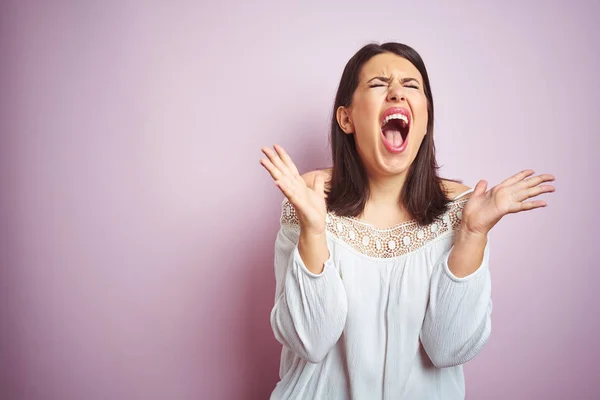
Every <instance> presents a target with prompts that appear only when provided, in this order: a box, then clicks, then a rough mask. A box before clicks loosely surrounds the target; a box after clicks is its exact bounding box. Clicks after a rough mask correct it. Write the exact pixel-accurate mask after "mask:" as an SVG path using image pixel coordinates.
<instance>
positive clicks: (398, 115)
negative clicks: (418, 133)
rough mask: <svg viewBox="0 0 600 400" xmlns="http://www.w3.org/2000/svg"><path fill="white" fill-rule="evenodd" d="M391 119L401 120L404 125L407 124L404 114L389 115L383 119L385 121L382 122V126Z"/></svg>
mask: <svg viewBox="0 0 600 400" xmlns="http://www.w3.org/2000/svg"><path fill="white" fill-rule="evenodd" d="M393 119H401V120H402V121H404V123H405V124H408V117H407V116H406V115H404V114H391V115H388V116H387V117H385V119H384V120H383V125H385V124H387V123H388V122H390V121H391V120H393Z"/></svg>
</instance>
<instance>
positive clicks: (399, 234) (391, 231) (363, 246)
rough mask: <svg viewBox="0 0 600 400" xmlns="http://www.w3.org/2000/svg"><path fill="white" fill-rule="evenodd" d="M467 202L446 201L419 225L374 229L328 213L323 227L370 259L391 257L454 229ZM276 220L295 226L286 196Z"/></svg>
mask: <svg viewBox="0 0 600 400" xmlns="http://www.w3.org/2000/svg"><path fill="white" fill-rule="evenodd" d="M467 201H468V198H463V199H458V200H454V201H452V202H450V203H449V205H448V210H447V211H446V212H445V213H444V214H442V215H441V216H440V217H438V218H436V219H435V220H434V221H433V222H432V223H430V224H429V225H420V224H418V223H417V221H414V220H413V221H408V222H403V223H401V224H398V225H396V226H393V227H391V228H388V229H378V228H375V227H374V226H373V225H371V224H369V223H366V222H363V221H360V220H359V219H357V218H353V217H343V216H338V215H335V214H334V213H332V212H328V213H327V217H326V227H327V231H328V232H329V233H330V234H332V235H333V236H334V237H336V238H338V239H340V240H342V241H343V242H345V243H347V244H348V245H350V246H351V247H352V248H353V249H355V250H356V251H358V252H359V253H361V254H364V255H366V256H369V257H374V258H394V257H399V256H402V255H404V254H407V253H410V252H413V251H415V250H417V249H419V248H421V247H423V246H424V245H425V244H427V243H428V242H431V241H432V240H435V239H436V238H438V237H440V236H441V235H443V234H444V233H447V232H451V231H453V230H455V229H456V228H458V226H459V225H460V221H461V219H462V209H463V207H464V205H465V204H466V202H467ZM280 222H281V225H288V226H293V227H294V228H295V229H299V221H298V215H297V214H296V209H295V208H294V206H293V205H292V204H291V203H290V202H289V201H288V200H287V199H285V200H284V202H283V203H282V213H281V221H280Z"/></svg>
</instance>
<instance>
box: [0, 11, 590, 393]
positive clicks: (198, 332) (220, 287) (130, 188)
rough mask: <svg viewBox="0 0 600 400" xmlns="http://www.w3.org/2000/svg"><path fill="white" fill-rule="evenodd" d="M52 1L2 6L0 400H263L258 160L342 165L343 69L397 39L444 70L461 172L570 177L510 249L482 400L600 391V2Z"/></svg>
mask: <svg viewBox="0 0 600 400" xmlns="http://www.w3.org/2000/svg"><path fill="white" fill-rule="evenodd" d="M50 3H51V2H46V1H37V2H34V1H16V0H15V1H8V2H7V1H4V2H2V5H1V6H0V7H1V8H0V46H1V47H0V49H1V57H2V62H1V64H0V72H1V73H0V88H1V98H2V107H1V108H0V110H1V111H0V124H1V125H0V127H1V139H0V184H1V186H0V188H1V189H0V201H1V203H0V204H1V208H0V218H1V219H0V223H1V226H2V231H1V232H2V235H1V236H0V245H1V252H0V265H1V267H2V268H1V270H0V318H1V319H0V363H1V380H0V384H1V386H0V389H1V392H0V397H1V398H2V399H11V400H12V399H14V400H20V399H43V400H53V399H60V400H71V399H86V400H95V399H99V400H100V399H101V400H106V399H111V400H116V399H145V400H147V399H265V398H268V395H269V394H270V392H271V390H272V388H273V387H274V385H275V383H276V381H277V374H278V366H279V351H280V346H279V344H278V343H277V342H276V340H275V339H274V337H273V335H272V332H271V330H270V325H269V312H270V310H271V307H272V304H273V297H274V289H275V288H274V285H275V281H274V276H273V265H272V262H273V242H274V239H275V234H276V230H277V227H278V218H279V204H280V201H281V196H280V193H279V192H278V191H277V189H276V188H275V187H274V185H273V184H272V182H271V181H270V179H269V177H268V175H267V173H266V172H265V171H264V170H262V169H261V167H260V165H259V163H258V160H259V158H260V157H261V154H260V151H259V149H260V147H261V146H263V145H272V144H273V143H280V144H282V145H283V146H285V147H286V148H287V149H288V150H289V152H290V153H291V155H292V156H293V158H294V159H295V160H296V162H297V164H298V165H299V167H300V168H301V170H302V171H307V170H309V169H313V168H317V167H323V166H327V165H329V152H328V149H327V141H328V139H327V134H328V121H329V115H330V112H331V106H332V102H333V96H334V93H335V90H336V86H337V83H338V80H339V77H340V75H341V72H342V69H343V67H344V64H345V63H346V61H347V60H348V58H349V57H350V56H351V55H352V54H353V53H354V52H355V51H356V50H358V48H359V47H361V46H362V45H363V44H365V43H367V42H369V41H386V40H395V41H401V42H405V43H407V44H410V45H412V46H414V47H415V48H416V49H417V50H418V51H419V52H421V54H422V56H423V57H424V59H425V61H426V64H427V66H428V68H429V72H430V75H431V80H432V85H433V94H434V99H435V102H436V110H437V114H436V138H437V147H438V150H439V151H438V156H439V161H440V163H441V164H442V165H443V169H442V173H443V175H444V176H445V177H450V178H461V179H463V180H464V182H465V183H466V184H468V185H470V186H473V185H475V183H477V180H479V179H488V180H489V182H490V183H491V184H497V183H498V182H500V181H501V180H503V179H504V178H506V177H508V176H509V175H512V174H513V173H515V172H518V171H519V170H521V169H523V168H533V169H535V170H536V172H540V173H542V172H550V173H553V174H555V175H556V177H557V182H556V186H557V192H556V193H555V194H553V195H550V196H545V197H544V198H545V199H546V200H548V201H549V204H550V205H549V207H548V208H546V209H543V210H537V211H534V212H531V213H527V214H521V215H516V216H509V217H507V218H506V219H505V220H503V221H502V222H501V223H500V224H499V225H498V226H497V227H496V228H495V229H494V231H493V233H492V240H493V247H492V249H493V250H492V251H493V255H492V258H493V266H492V268H493V298H494V305H495V308H494V312H493V329H492V338H491V341H490V343H489V344H488V345H487V347H486V348H485V349H484V351H483V352H482V353H481V354H480V355H479V356H478V357H477V358H476V359H475V360H473V361H472V362H471V363H469V364H467V366H466V376H467V392H468V395H467V397H468V398H469V399H512V400H517V399H592V398H599V397H600V383H598V382H599V381H598V376H599V373H600V370H599V367H598V365H599V363H598V361H597V360H598V357H599V356H600V354H599V353H600V345H599V344H598V337H599V336H600V323H599V321H598V315H599V312H598V306H597V304H598V303H599V302H598V300H597V296H598V276H599V275H598V272H597V267H598V261H597V260H598V258H599V257H600V251H599V243H598V237H599V234H600V230H599V226H600V224H599V222H600V221H599V218H598V212H597V210H596V208H597V207H596V205H597V202H598V198H599V197H598V195H599V194H600V193H599V189H598V178H597V172H598V161H597V160H598V145H599V144H600V140H599V139H598V135H599V133H600V132H599V130H598V128H597V127H598V122H597V120H596V119H597V117H598V106H599V104H600V94H599V93H600V79H599V78H598V77H599V74H600V72H599V71H600V56H599V54H600V30H599V28H598V22H597V21H596V18H597V17H598V15H600V7H599V6H598V2H595V3H596V5H591V3H593V2H585V1H580V2H570V1H567V0H563V1H560V2H542V1H540V2H538V3H537V4H536V3H534V2H530V3H529V5H523V4H519V3H521V2H517V1H508V2H507V1H503V2H497V3H496V4H495V5H491V2H489V3H490V4H489V5H481V4H476V3H475V2H472V4H471V5H469V6H466V5H463V6H458V5H456V4H455V3H452V4H448V3H446V4H442V3H441V2H439V3H438V4H436V5H433V4H432V3H431V2H427V5H425V4H423V3H424V2H401V1H393V2H392V1H382V2H378V3H369V2H367V1H362V2H354V3H351V2H329V3H328V4H327V5H323V4H321V5H318V4H317V2H313V3H314V4H308V3H309V2H302V3H301V2H299V1H298V2H295V3H292V2H286V4H283V2H277V1H272V2H270V3H266V2H245V1H242V0H238V1H235V2H224V1H216V2H210V3H209V2H207V1H206V2H202V1H189V2H182V1H179V2H167V1H163V2H158V1H153V2H138V3H135V2H132V1H116V0H114V1H102V2H101V1H96V2H81V1H71V2H68V1H55V2H52V3H54V4H50ZM84 3H86V4H84ZM550 3H552V4H550Z"/></svg>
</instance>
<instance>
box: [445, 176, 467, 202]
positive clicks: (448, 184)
mask: <svg viewBox="0 0 600 400" xmlns="http://www.w3.org/2000/svg"><path fill="white" fill-rule="evenodd" d="M442 186H443V187H444V190H445V191H446V194H447V195H448V197H449V198H450V199H454V198H455V197H456V196H458V195H460V194H463V193H464V192H466V191H468V190H471V188H470V187H469V186H467V185H463V184H462V183H460V182H455V181H451V180H448V179H442ZM470 195H471V194H470V193H469V194H467V195H465V196H463V198H468V197H469V196H470Z"/></svg>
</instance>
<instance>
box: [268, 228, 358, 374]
mask: <svg viewBox="0 0 600 400" xmlns="http://www.w3.org/2000/svg"><path fill="white" fill-rule="evenodd" d="M300 236H301V235H299V233H298V232H296V230H294V229H292V227H290V226H286V225H283V226H282V227H281V229H280V230H279V232H278V234H277V239H276V244H275V276H276V297H275V305H274V307H273V309H272V311H271V327H272V329H273V333H274V334H275V338H276V339H277V340H278V341H279V342H280V343H281V344H282V345H283V346H285V347H287V348H289V349H290V350H292V351H293V352H294V353H296V354H297V355H298V356H299V357H301V358H303V359H305V360H307V361H309V362H312V363H318V362H321V361H322V360H323V358H324V357H325V356H326V355H327V353H328V352H329V350H330V349H331V348H332V347H333V346H334V345H335V343H337V341H338V340H339V338H340V336H341V334H342V331H343V329H344V325H345V323H346V314H347V309H348V304H347V299H346V291H345V289H344V285H343V283H342V279H341V277H340V274H339V271H338V269H337V267H336V266H335V264H334V263H333V259H332V256H331V252H330V250H329V246H328V243H327V241H326V238H325V237H324V236H323V237H322V238H318V239H319V240H316V239H315V238H312V239H310V238H308V239H307V240H306V241H305V242H302V243H299V242H300V240H301V239H300ZM301 246H304V247H302V250H303V253H302V256H301V253H300V251H299V247H301ZM323 254H324V255H325V260H324V262H319V261H315V260H319V259H320V258H319V257H320V256H323ZM305 257H306V259H307V260H308V259H310V260H311V262H312V263H313V265H311V269H312V270H313V271H311V270H310V269H309V268H308V267H307V264H305V263H304V261H303V259H304V258H305ZM307 262H308V261H307ZM315 263H316V264H315ZM317 271H319V272H318V273H317Z"/></svg>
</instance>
